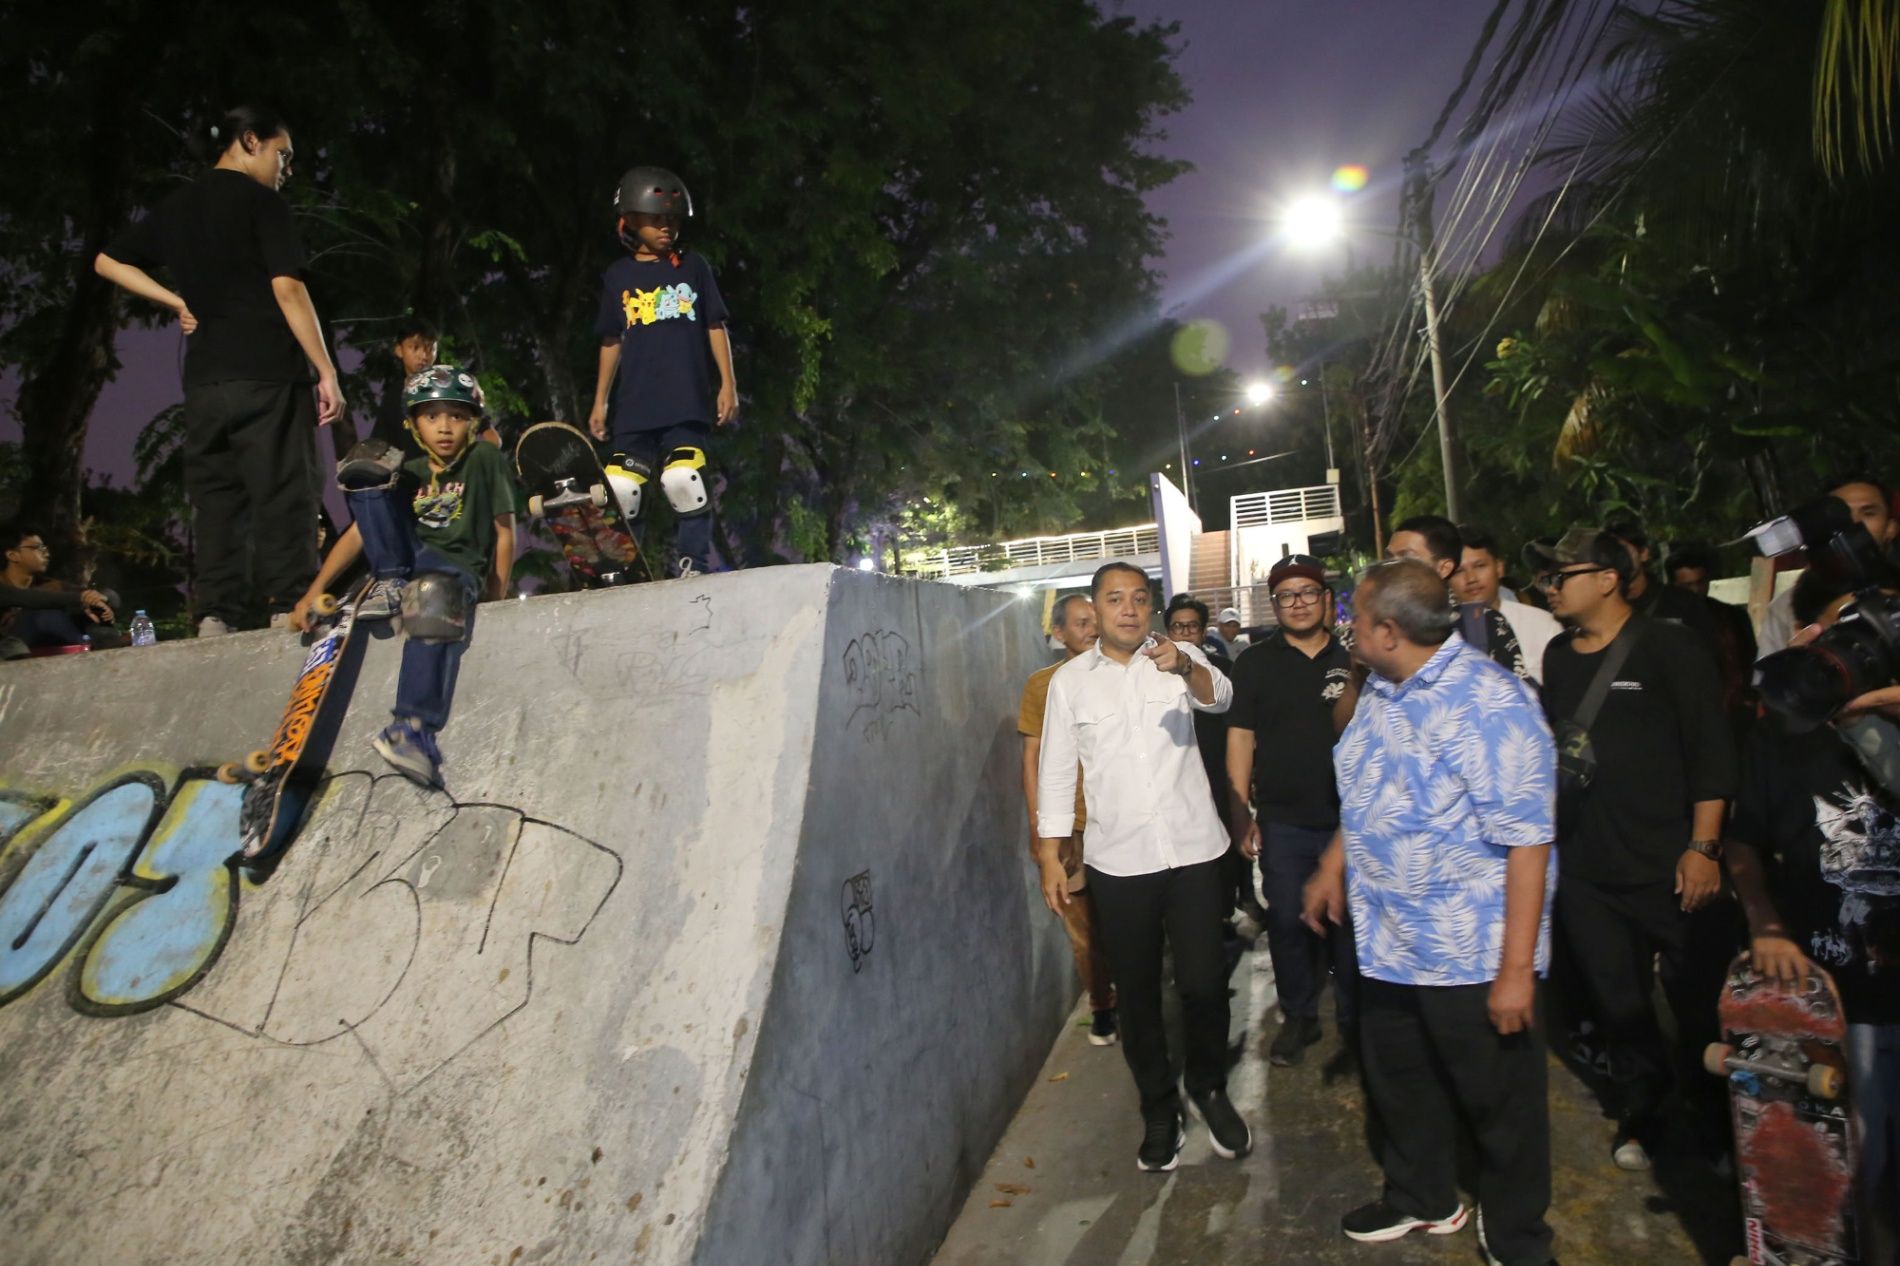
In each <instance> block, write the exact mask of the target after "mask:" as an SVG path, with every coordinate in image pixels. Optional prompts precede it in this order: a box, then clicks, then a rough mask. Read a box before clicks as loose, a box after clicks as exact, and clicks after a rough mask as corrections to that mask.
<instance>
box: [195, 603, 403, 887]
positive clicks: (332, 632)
mask: <svg viewBox="0 0 1900 1266" xmlns="http://www.w3.org/2000/svg"><path fill="white" fill-rule="evenodd" d="M370 584H371V581H370V579H369V578H368V577H365V578H364V579H362V580H361V581H359V582H357V584H356V585H355V587H353V588H352V589H351V590H350V592H349V593H348V594H347V595H346V596H345V597H344V598H343V600H342V601H341V602H335V601H334V600H332V602H330V603H329V604H326V605H324V606H320V607H319V609H318V614H317V624H316V626H315V629H314V636H313V638H312V640H311V642H310V649H309V651H308V653H306V654H305V656H304V661H303V667H302V668H300V669H299V670H298V671H297V682H296V684H295V685H294V686H292V687H291V691H290V701H289V703H287V704H286V705H285V706H284V715H283V718H282V719H281V720H279V721H278V723H277V732H276V733H275V734H273V735H272V736H271V742H270V746H269V747H267V748H261V749H259V750H258V751H255V752H252V753H251V754H250V755H249V756H248V757H246V758H245V760H244V761H243V763H241V764H233V765H225V766H222V767H221V768H220V769H219V770H218V777H219V778H220V779H222V780H223V781H226V782H243V783H245V784H247V785H246V786H245V788H244V800H243V803H242V805H241V806H240V807H239V809H238V851H237V852H236V853H235V854H233V855H232V860H233V861H236V862H237V863H238V864H240V865H243V866H249V867H258V866H262V865H264V864H266V863H267V862H269V861H271V860H272V859H274V858H275V857H276V856H277V854H279V853H281V852H282V851H283V850H284V848H285V846H286V845H288V844H289V843H290V841H291V839H292V838H293V837H294V836H295V835H296V832H297V828H298V826H299V825H300V824H301V823H302V822H303V817H304V810H305V809H306V808H307V807H308V806H309V803H310V797H311V795H312V794H314V792H315V791H316V788H317V784H318V783H319V782H320V781H321V780H322V778H323V773H324V770H325V768H326V766H327V765H328V763H329V758H330V751H331V749H332V748H333V747H334V746H335V745H336V735H337V730H338V728H339V727H340V726H341V725H342V722H343V715H344V713H346V712H348V711H349V704H350V695H351V693H352V691H353V690H354V687H355V684H356V674H357V670H358V669H359V668H360V667H361V666H362V643H361V640H360V639H358V638H356V637H354V636H352V635H353V634H354V633H355V631H356V603H357V600H358V599H360V598H361V597H362V596H363V594H364V592H365V591H366V590H367V589H368V588H369V586H370ZM327 596H328V595H326V597H327ZM352 651H354V653H352Z"/></svg>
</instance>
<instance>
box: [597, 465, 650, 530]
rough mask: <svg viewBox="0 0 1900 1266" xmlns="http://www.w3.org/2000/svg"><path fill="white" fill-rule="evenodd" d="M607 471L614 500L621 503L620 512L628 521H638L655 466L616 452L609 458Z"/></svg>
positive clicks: (608, 483)
mask: <svg viewBox="0 0 1900 1266" xmlns="http://www.w3.org/2000/svg"><path fill="white" fill-rule="evenodd" d="M606 471H607V487H608V488H609V489H611V490H612V491H613V494H614V500H615V501H616V502H618V503H619V505H620V513H621V514H622V515H623V516H625V518H626V520H627V522H629V523H634V522H637V521H638V520H639V518H640V501H641V494H642V493H643V491H644V490H645V488H646V482H647V479H648V477H649V476H651V475H652V473H653V468H652V467H651V466H648V465H647V464H646V463H644V462H641V461H638V460H636V459H635V458H632V457H628V456H627V455H626V454H625V453H615V454H614V455H613V456H612V457H610V458H608V459H607V465H606Z"/></svg>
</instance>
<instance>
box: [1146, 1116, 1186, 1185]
mask: <svg viewBox="0 0 1900 1266" xmlns="http://www.w3.org/2000/svg"><path fill="white" fill-rule="evenodd" d="M1146 1118H1147V1121H1146V1125H1145V1127H1144V1132H1143V1134H1142V1136H1141V1150H1140V1151H1139V1152H1136V1153H1135V1168H1137V1169H1140V1170H1144V1171H1146V1172H1147V1173H1150V1174H1158V1173H1164V1172H1166V1171H1167V1170H1170V1169H1173V1168H1174V1167H1175V1165H1176V1164H1178V1163H1179V1162H1180V1160H1181V1148H1182V1146H1183V1145H1184V1144H1185V1143H1186V1142H1187V1126H1186V1125H1185V1124H1183V1122H1182V1120H1181V1110H1180V1109H1179V1108H1164V1109H1161V1110H1159V1111H1156V1112H1151V1113H1147V1114H1146Z"/></svg>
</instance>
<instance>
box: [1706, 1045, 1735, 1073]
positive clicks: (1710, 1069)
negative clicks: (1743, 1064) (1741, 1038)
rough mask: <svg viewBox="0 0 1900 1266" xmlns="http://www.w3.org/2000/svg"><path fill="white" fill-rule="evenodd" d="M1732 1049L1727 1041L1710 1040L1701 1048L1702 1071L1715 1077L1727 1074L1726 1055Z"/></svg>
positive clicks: (1727, 1055)
mask: <svg viewBox="0 0 1900 1266" xmlns="http://www.w3.org/2000/svg"><path fill="white" fill-rule="evenodd" d="M1734 1049H1735V1048H1734V1047H1732V1046H1730V1045H1729V1044H1728V1043H1727V1042H1710V1043H1709V1044H1708V1045H1707V1046H1705V1047H1703V1048H1702V1071H1703V1072H1705V1073H1711V1074H1713V1075H1715V1076H1717V1077H1726V1076H1728V1057H1729V1053H1730V1052H1731V1051H1733V1050H1734Z"/></svg>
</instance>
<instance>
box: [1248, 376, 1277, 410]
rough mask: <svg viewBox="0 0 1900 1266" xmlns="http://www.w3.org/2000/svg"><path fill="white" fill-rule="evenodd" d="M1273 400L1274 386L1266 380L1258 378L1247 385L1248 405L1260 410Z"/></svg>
mask: <svg viewBox="0 0 1900 1266" xmlns="http://www.w3.org/2000/svg"><path fill="white" fill-rule="evenodd" d="M1271 399H1273V384H1272V383H1270V382H1268V381H1267V380H1266V379H1264V378H1256V379H1255V380H1254V381H1252V382H1250V383H1248V384H1247V403H1248V404H1250V405H1252V406H1254V408H1256V409H1257V408H1259V407H1260V406H1261V405H1263V404H1265V403H1266V402H1267V401H1269V400H1271Z"/></svg>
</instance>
